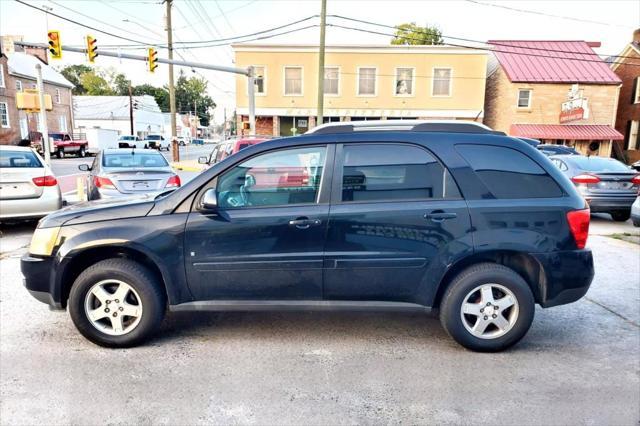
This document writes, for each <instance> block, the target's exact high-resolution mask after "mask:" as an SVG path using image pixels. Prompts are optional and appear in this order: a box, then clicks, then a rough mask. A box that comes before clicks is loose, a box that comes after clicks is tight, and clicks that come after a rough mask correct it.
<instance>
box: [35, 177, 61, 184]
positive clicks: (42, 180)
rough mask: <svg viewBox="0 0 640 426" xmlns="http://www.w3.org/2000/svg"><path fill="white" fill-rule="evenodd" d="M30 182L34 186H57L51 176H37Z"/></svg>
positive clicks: (56, 182)
mask: <svg viewBox="0 0 640 426" xmlns="http://www.w3.org/2000/svg"><path fill="white" fill-rule="evenodd" d="M32 180H33V183H34V184H35V185H36V186H56V185H57V184H58V181H57V180H56V178H55V177H53V176H38V177H34V178H33V179H32Z"/></svg>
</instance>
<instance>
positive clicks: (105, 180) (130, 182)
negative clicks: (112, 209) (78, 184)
mask: <svg viewBox="0 0 640 426" xmlns="http://www.w3.org/2000/svg"><path fill="white" fill-rule="evenodd" d="M78 168H79V169H80V170H83V171H89V172H90V173H89V176H88V179H87V186H86V187H87V198H88V199H89V200H98V199H101V198H111V197H120V196H122V195H131V194H145V193H157V192H163V191H167V190H170V189H175V188H178V187H180V177H179V176H178V175H177V174H175V172H174V171H173V169H172V168H171V166H169V163H167V160H166V159H165V158H164V156H163V155H162V154H160V153H159V152H158V151H153V150H150V149H144V150H136V149H129V148H117V149H116V148H114V149H105V150H103V151H100V152H99V153H98V155H96V158H95V159H94V160H93V164H91V166H89V165H88V164H81V165H80V166H78Z"/></svg>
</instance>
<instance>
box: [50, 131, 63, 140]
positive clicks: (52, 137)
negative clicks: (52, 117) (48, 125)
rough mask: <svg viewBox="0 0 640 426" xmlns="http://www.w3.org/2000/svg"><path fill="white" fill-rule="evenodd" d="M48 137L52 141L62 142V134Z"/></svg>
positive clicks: (52, 134) (53, 134)
mask: <svg viewBox="0 0 640 426" xmlns="http://www.w3.org/2000/svg"><path fill="white" fill-rule="evenodd" d="M49 137H50V138H51V139H53V140H54V141H61V140H62V133H49Z"/></svg>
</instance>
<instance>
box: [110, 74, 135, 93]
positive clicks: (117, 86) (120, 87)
mask: <svg viewBox="0 0 640 426" xmlns="http://www.w3.org/2000/svg"><path fill="white" fill-rule="evenodd" d="M110 83H111V88H112V89H113V91H114V92H115V94H116V95H118V96H129V86H131V80H129V79H128V78H127V76H126V75H124V74H121V73H117V74H115V75H114V76H113V77H112V78H111V82H110Z"/></svg>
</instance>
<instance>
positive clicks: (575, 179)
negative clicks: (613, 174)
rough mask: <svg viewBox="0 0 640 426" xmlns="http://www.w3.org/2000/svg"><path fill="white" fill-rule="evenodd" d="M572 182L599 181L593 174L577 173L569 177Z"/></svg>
mask: <svg viewBox="0 0 640 426" xmlns="http://www.w3.org/2000/svg"><path fill="white" fill-rule="evenodd" d="M571 181H572V182H573V183H598V182H600V178H599V177H598V176H594V175H587V174H584V175H577V176H574V177H572V178H571Z"/></svg>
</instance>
